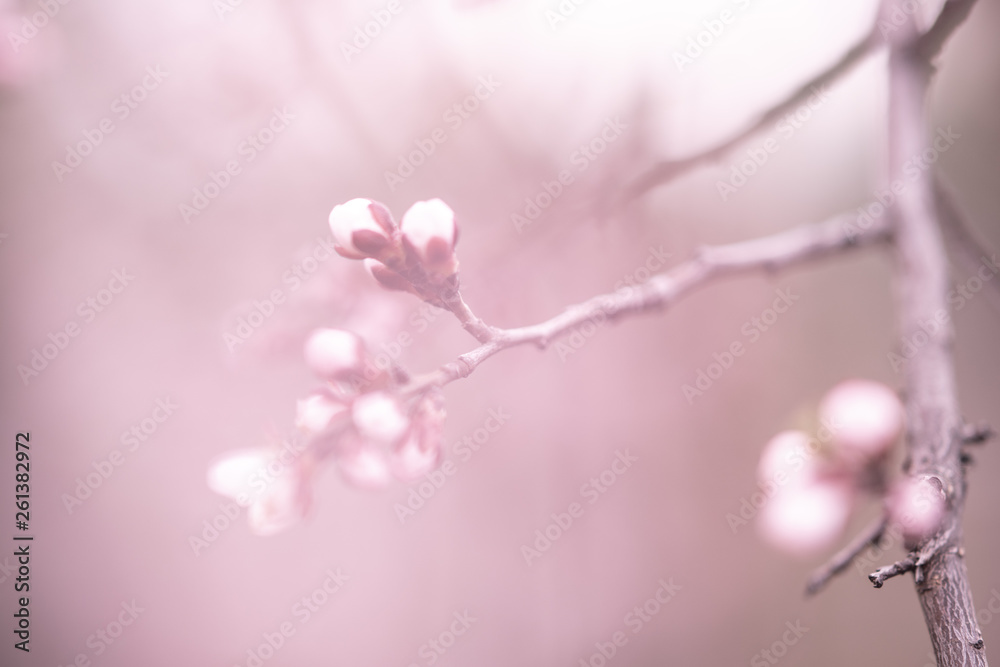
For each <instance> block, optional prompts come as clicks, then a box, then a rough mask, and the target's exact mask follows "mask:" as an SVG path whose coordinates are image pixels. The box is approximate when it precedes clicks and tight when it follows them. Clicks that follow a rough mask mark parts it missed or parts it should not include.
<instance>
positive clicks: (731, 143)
mask: <svg viewBox="0 0 1000 667" xmlns="http://www.w3.org/2000/svg"><path fill="white" fill-rule="evenodd" d="M884 44H885V43H884V42H883V41H882V40H881V39H880V38H879V35H878V30H877V28H876V25H875V24H873V25H872V27H871V29H870V30H869V31H868V32H867V33H866V34H865V35H864V36H863V37H862V38H861V39H860V40H859V41H858V42H857V43H856V44H855V45H854V46H853V47H851V49H850V50H848V51H847V53H845V54H844V55H843V56H841V58H840V60H838V61H836V62H835V63H834V64H833V65H831V66H830V67H829V68H827V69H826V70H824V71H822V72H820V73H819V74H817V75H816V76H814V77H813V78H812V79H810V80H809V81H807V82H806V83H804V84H803V85H801V86H800V87H798V88H796V89H795V90H794V91H792V93H791V94H789V95H788V96H787V97H785V98H784V99H782V100H781V101H780V102H779V103H778V104H776V105H774V106H773V107H771V108H769V109H768V110H767V111H765V112H763V113H762V114H761V115H760V116H759V117H758V118H757V120H755V121H754V122H753V123H751V124H750V125H748V126H747V127H745V128H744V129H742V130H740V131H739V132H737V133H736V134H734V135H733V136H731V137H729V138H727V139H725V140H723V141H721V142H719V143H717V144H715V145H714V146H712V147H710V148H707V149H705V150H702V151H699V152H697V153H695V154H693V155H689V156H687V157H684V158H679V159H677V160H663V161H662V162H659V163H657V164H655V165H654V166H652V167H651V168H650V169H649V170H647V171H646V172H645V173H643V174H642V175H640V176H639V177H637V178H636V179H635V180H633V181H632V183H630V184H629V185H627V186H626V187H625V189H624V191H623V192H622V194H621V195H620V197H619V199H618V201H617V202H614V203H613V204H612V206H611V208H616V207H617V206H621V205H624V204H627V203H628V202H630V201H632V200H634V199H636V198H638V197H640V196H642V195H643V194H645V193H646V192H649V191H650V190H652V189H653V188H655V187H657V186H660V185H664V184H666V183H669V182H670V181H672V180H674V179H675V178H677V177H678V176H681V175H683V174H684V173H686V172H688V171H690V170H691V169H693V168H695V167H697V166H700V165H702V164H706V163H710V162H714V161H716V160H719V159H721V158H722V157H723V156H725V155H726V154H727V153H729V152H730V151H731V150H733V149H734V148H735V147H736V146H738V145H739V144H741V143H742V142H743V141H745V140H746V139H748V138H750V137H751V136H753V135H754V134H756V133H757V132H759V131H760V130H762V129H763V128H765V127H767V126H769V125H771V124H772V123H776V122H777V121H779V120H780V119H781V118H782V117H783V116H785V115H786V114H788V113H790V112H792V111H794V110H795V109H796V108H797V107H798V106H800V105H801V104H803V103H804V102H805V101H806V100H808V99H809V97H810V96H811V95H814V94H815V93H816V90H817V89H822V88H823V87H825V86H829V85H831V84H833V83H834V82H835V81H836V80H837V79H839V78H840V77H841V76H843V75H844V74H846V73H847V72H849V71H851V70H852V69H853V68H854V67H855V66H856V65H857V64H858V63H860V62H861V61H862V60H864V59H865V58H866V57H867V56H868V55H870V54H872V53H874V52H875V51H876V50H878V49H879V48H880V47H882V46H884Z"/></svg>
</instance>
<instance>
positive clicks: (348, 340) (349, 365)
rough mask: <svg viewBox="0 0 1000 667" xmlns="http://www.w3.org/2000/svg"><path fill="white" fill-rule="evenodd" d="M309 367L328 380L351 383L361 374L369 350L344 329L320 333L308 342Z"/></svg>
mask: <svg viewBox="0 0 1000 667" xmlns="http://www.w3.org/2000/svg"><path fill="white" fill-rule="evenodd" d="M305 359H306V364H307V365H308V366H309V368H310V370H312V372H313V373H315V374H316V375H318V376H319V377H321V378H323V379H325V380H331V381H333V380H348V379H350V378H351V376H352V375H356V374H358V373H361V372H362V371H363V370H364V364H365V346H364V343H363V342H362V340H361V338H360V337H359V336H358V335H357V334H353V333H351V332H350V331H341V330H340V329H317V330H316V331H314V332H313V333H312V335H310V336H309V339H308V340H306V345H305Z"/></svg>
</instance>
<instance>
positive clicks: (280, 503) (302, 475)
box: [208, 448, 311, 535]
mask: <svg viewBox="0 0 1000 667" xmlns="http://www.w3.org/2000/svg"><path fill="white" fill-rule="evenodd" d="M307 482H308V479H307V472H306V470H305V468H304V467H303V465H302V462H301V460H300V459H298V458H287V455H286V452H285V451H284V450H275V449H271V448H260V449H242V450H237V451H234V452H230V453H229V454H226V455H225V456H223V457H221V458H219V459H218V460H217V461H216V462H215V463H213V464H212V465H211V466H210V467H209V470H208V486H209V488H210V489H212V490H213V491H215V492H216V493H218V494H221V495H224V496H228V497H230V498H233V499H234V500H235V501H236V503H237V504H238V505H240V506H241V507H248V506H249V510H248V512H247V519H248V521H249V524H250V530H252V531H253V532H254V533H256V534H257V535H273V534H275V533H278V532H280V531H282V530H284V529H285V528H288V527H289V526H291V525H292V524H294V523H296V522H298V521H299V520H301V519H302V517H304V516H305V513H306V511H307V510H308V508H309V505H310V500H311V498H310V494H309V485H308V483H307ZM262 487H263V488H262Z"/></svg>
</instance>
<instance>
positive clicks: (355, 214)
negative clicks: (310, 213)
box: [330, 199, 396, 259]
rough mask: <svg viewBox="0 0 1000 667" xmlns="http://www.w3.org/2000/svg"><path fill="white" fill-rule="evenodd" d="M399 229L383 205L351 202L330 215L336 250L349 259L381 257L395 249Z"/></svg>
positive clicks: (334, 208) (336, 208) (363, 201)
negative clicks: (397, 229)
mask: <svg viewBox="0 0 1000 667" xmlns="http://www.w3.org/2000/svg"><path fill="white" fill-rule="evenodd" d="M395 229H396V225H395V223H394V222H393V221H392V214H390V213H389V209H387V208H386V207H385V206H383V205H382V204H379V203H378V202H373V201H372V200H370V199H352V200H351V201H349V202H347V203H344V204H340V205H339V206H334V207H333V210H332V211H330V230H331V231H332V232H333V241H334V250H336V251H337V252H338V253H340V254H341V255H343V256H344V257H347V258H348V259H363V258H365V257H378V256H379V255H381V254H382V253H383V252H384V251H386V250H387V249H388V248H391V247H392V246H393V234H394V232H395Z"/></svg>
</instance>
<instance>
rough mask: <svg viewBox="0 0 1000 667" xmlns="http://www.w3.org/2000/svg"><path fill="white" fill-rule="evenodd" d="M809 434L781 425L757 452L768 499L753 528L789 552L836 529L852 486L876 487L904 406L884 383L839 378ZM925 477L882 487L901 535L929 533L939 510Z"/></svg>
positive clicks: (815, 544)
mask: <svg viewBox="0 0 1000 667" xmlns="http://www.w3.org/2000/svg"><path fill="white" fill-rule="evenodd" d="M819 423H820V424H821V426H820V428H819V431H818V433H817V436H816V437H812V436H811V435H810V434H809V433H806V432H804V431H794V430H793V431H784V432H782V433H779V434H778V435H776V436H775V437H773V438H772V439H771V440H770V441H769V442H768V443H767V445H766V446H765V448H764V451H763V453H762V454H761V459H760V464H759V466H758V469H757V475H758V478H759V483H760V485H761V487H762V488H763V489H765V490H766V491H767V495H768V496H769V500H768V501H767V504H765V505H764V506H763V507H762V508H761V513H760V518H759V524H758V527H759V529H760V532H761V534H762V535H763V537H764V538H765V539H766V540H767V541H768V542H770V543H771V544H772V545H774V546H775V547H777V548H779V549H781V550H783V551H786V552H788V553H791V554H794V555H810V554H813V553H816V552H817V551H820V550H823V549H826V548H829V547H830V546H831V545H832V544H833V543H834V542H835V541H836V540H837V538H838V537H839V536H840V535H841V534H842V532H843V530H844V528H845V527H846V525H847V522H848V520H849V519H850V516H851V511H852V509H853V507H854V505H855V503H856V501H857V497H858V496H859V494H860V493H862V492H865V491H874V492H876V493H878V494H882V493H884V483H883V481H882V480H883V479H884V467H885V462H886V460H887V458H888V455H889V453H890V451H891V450H892V447H893V445H894V444H895V443H896V442H897V440H898V439H899V436H900V434H901V433H902V431H903V423H904V410H903V406H902V404H901V403H900V401H899V398H898V397H897V396H896V393H895V392H893V391H892V389H890V388H889V387H887V386H885V385H883V384H880V383H878V382H873V381H870V380H847V381H845V382H842V383H840V384H838V385H837V386H835V387H834V388H833V389H831V390H830V391H829V392H828V393H827V394H826V396H824V397H823V399H822V401H821V402H820V405H819ZM934 481H936V480H933V479H922V480H914V479H905V480H902V481H900V482H898V483H897V484H895V485H894V486H893V488H892V489H891V490H890V491H889V492H888V494H887V507H888V510H889V512H890V519H891V520H892V521H894V522H895V523H896V524H897V525H898V526H899V527H900V528H901V529H902V532H903V533H904V535H905V536H906V537H907V538H908V539H920V538H923V537H926V536H928V535H930V534H932V533H933V532H934V531H935V530H936V529H937V526H938V523H939V521H940V519H941V516H942V513H943V509H944V494H943V493H942V492H941V487H940V484H939V483H938V484H937V486H936V487H935V485H934V483H933V482H934Z"/></svg>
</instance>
